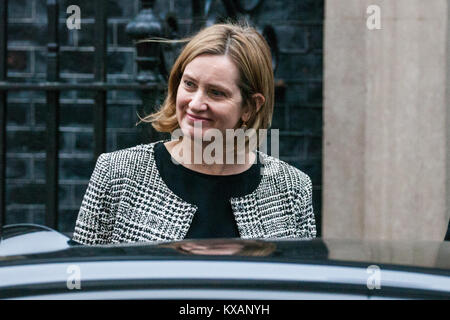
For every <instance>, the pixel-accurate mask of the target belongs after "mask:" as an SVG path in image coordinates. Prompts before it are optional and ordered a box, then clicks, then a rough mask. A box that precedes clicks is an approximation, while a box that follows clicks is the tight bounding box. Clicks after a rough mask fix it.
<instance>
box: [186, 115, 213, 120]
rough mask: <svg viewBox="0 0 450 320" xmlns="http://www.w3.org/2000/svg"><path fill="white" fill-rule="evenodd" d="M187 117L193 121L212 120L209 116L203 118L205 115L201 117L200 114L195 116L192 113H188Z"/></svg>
mask: <svg viewBox="0 0 450 320" xmlns="http://www.w3.org/2000/svg"><path fill="white" fill-rule="evenodd" d="M186 115H187V117H188V118H189V119H190V120H192V121H210V120H211V119H208V118H203V117H199V116H194V115H192V114H190V113H186Z"/></svg>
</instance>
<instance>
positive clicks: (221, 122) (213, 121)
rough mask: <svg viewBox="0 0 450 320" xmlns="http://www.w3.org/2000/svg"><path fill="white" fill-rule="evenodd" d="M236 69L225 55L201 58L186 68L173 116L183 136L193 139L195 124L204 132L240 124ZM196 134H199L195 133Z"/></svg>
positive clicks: (222, 129)
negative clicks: (175, 116)
mask: <svg viewBox="0 0 450 320" xmlns="http://www.w3.org/2000/svg"><path fill="white" fill-rule="evenodd" d="M238 80H239V70H238V69H237V67H236V65H235V64H234V63H233V62H232V61H231V60H230V58H228V57H227V56H218V55H201V56H198V57H196V58H195V59H194V60H192V61H191V62H190V63H189V64H188V65H187V66H186V68H185V70H184V73H183V76H182V78H181V81H180V85H179V86H178V91H177V98H176V115H177V120H178V124H179V125H180V128H181V130H182V131H183V134H184V135H189V136H191V137H194V123H197V124H201V126H202V136H203V133H204V132H205V130H207V129H210V128H216V129H219V130H220V131H221V132H222V134H223V138H224V139H225V130H226V129H234V128H236V127H237V126H238V125H239V120H240V119H241V116H242V115H243V112H244V110H242V97H241V92H240V90H239V87H238V85H237V84H238ZM196 132H199V131H196Z"/></svg>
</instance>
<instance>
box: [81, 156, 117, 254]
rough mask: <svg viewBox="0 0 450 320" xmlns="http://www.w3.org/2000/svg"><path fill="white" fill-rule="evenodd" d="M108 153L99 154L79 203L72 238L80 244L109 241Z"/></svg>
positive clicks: (110, 229) (110, 227)
mask: <svg viewBox="0 0 450 320" xmlns="http://www.w3.org/2000/svg"><path fill="white" fill-rule="evenodd" d="M109 157H110V154H107V153H104V154H101V155H100V156H99V157H98V159H97V163H96V165H95V169H94V172H93V173H92V176H91V179H90V181H89V185H88V188H87V190H86V193H85V195H84V198H83V201H82V203H81V208H80V211H79V213H78V218H77V221H76V224H75V230H74V233H73V240H74V241H76V242H79V243H82V244H88V245H93V244H106V243H109V242H110V238H111V233H112V227H113V221H112V218H111V212H110V207H111V185H110V172H109V170H110V165H109Z"/></svg>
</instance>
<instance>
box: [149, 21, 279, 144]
mask: <svg viewBox="0 0 450 320" xmlns="http://www.w3.org/2000/svg"><path fill="white" fill-rule="evenodd" d="M188 40H189V42H188V43H187V44H186V45H185V47H184V48H183V50H182V51H181V53H180V55H179V56H178V58H177V60H176V61H175V63H174V65H173V67H172V70H171V72H170V76H169V81H168V92H167V96H166V98H165V101H164V102H163V104H162V105H161V107H160V108H159V110H158V111H156V112H154V113H151V114H149V115H147V116H145V117H144V118H142V119H141V121H142V122H147V123H151V125H152V126H153V128H155V129H156V130H157V131H159V132H169V133H172V132H173V131H174V130H175V129H177V128H179V124H178V121H177V117H176V95H177V90H178V86H179V84H180V81H181V78H182V75H183V72H184V70H185V68H186V66H187V65H188V64H189V63H190V62H191V61H192V60H194V59H195V58H196V57H198V56H200V55H203V54H210V55H226V56H228V57H229V58H230V59H231V60H232V61H233V62H234V63H235V64H236V66H237V68H238V70H239V73H240V77H239V83H238V87H239V89H240V92H241V96H242V106H243V107H245V106H249V107H250V110H251V111H252V112H251V116H250V118H249V120H248V121H247V123H246V125H247V128H248V129H251V128H253V129H255V132H256V137H258V136H259V130H260V129H268V128H269V127H270V125H271V122H272V115H273V107H274V79H273V70H272V56H271V53H270V48H269V46H268V44H267V42H266V40H265V39H264V38H263V36H261V35H260V34H259V33H258V32H257V31H256V30H255V29H254V28H252V27H250V26H249V25H248V24H231V23H224V24H215V25H212V26H210V27H207V28H204V29H203V30H201V31H199V32H198V33H197V34H196V35H195V36H193V37H192V38H190V39H188ZM150 41H160V40H150ZM186 41H187V40H186ZM169 42H171V41H170V40H169ZM177 42H179V41H177ZM255 93H261V94H262V95H263V96H264V98H265V102H264V104H263V105H262V106H261V107H260V109H259V111H257V110H256V105H255V104H254V102H253V100H252V95H253V94H255ZM230 129H232V128H230ZM259 143H260V142H258V145H259ZM246 145H248V140H247V141H246Z"/></svg>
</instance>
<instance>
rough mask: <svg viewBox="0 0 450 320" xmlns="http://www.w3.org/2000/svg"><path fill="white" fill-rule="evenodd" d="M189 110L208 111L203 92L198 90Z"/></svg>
mask: <svg viewBox="0 0 450 320" xmlns="http://www.w3.org/2000/svg"><path fill="white" fill-rule="evenodd" d="M189 108H190V109H191V110H194V111H198V112H200V111H204V110H206V109H207V104H206V98H205V95H204V94H203V91H202V90H197V91H196V92H195V93H194V94H193V95H192V97H191V101H190V102H189Z"/></svg>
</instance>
